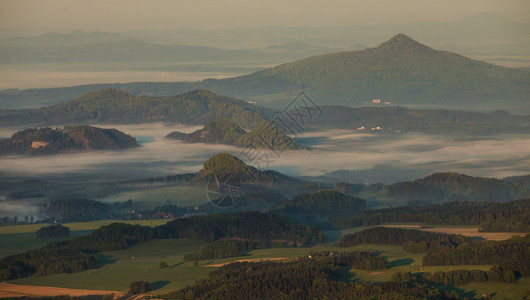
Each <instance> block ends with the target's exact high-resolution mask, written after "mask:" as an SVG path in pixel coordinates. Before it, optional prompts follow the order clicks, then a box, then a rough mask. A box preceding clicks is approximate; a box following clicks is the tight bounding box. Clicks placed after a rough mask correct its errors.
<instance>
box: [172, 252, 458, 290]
mask: <svg viewBox="0 0 530 300" xmlns="http://www.w3.org/2000/svg"><path fill="white" fill-rule="evenodd" d="M326 257H327V256H326ZM338 267H339V266H338V265H337V264H335V263H334V262H333V261H332V260H330V261H326V262H324V261H323V260H322V261H319V260H317V259H308V258H306V259H301V260H297V261H294V262H287V263H276V262H269V263H250V262H238V263H232V264H228V265H226V266H223V267H221V268H219V269H217V270H215V271H213V272H212V273H211V274H210V276H209V277H208V278H207V279H203V280H199V281H197V282H196V283H195V284H193V285H192V286H188V287H186V288H183V289H180V290H178V291H176V292H172V293H170V294H167V295H164V296H162V298H167V299H195V298H199V299H258V298H259V299H438V298H443V297H444V296H446V297H448V298H449V299H451V298H452V297H451V295H444V293H443V292H442V291H440V290H438V289H437V288H434V287H429V286H427V285H424V284H419V283H417V282H404V283H400V282H399V283H398V282H385V283H382V284H372V283H366V282H342V281H334V280H331V279H330V278H331V275H332V274H333V272H334V270H336V269H337V268H338Z"/></svg>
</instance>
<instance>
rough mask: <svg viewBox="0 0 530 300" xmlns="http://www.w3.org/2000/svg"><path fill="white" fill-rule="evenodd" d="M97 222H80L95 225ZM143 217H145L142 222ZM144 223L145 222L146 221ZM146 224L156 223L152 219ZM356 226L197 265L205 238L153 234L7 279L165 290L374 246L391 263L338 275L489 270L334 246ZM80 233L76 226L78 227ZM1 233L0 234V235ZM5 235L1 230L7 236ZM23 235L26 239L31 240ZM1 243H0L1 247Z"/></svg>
mask: <svg viewBox="0 0 530 300" xmlns="http://www.w3.org/2000/svg"><path fill="white" fill-rule="evenodd" d="M95 223H96V222H90V224H91V225H90V226H89V225H88V224H86V225H84V226H87V227H91V228H94V226H96V224H95ZM145 223H147V222H145ZM145 223H144V225H148V224H145ZM149 225H157V224H156V223H151V224H149ZM359 230H361V228H354V229H346V230H334V231H328V232H326V234H327V241H328V242H327V243H325V244H322V245H318V246H314V247H310V248H275V249H260V250H251V251H248V252H246V253H245V254H244V255H243V256H240V257H236V258H226V259H212V260H206V261H200V266H198V267H196V266H193V263H192V262H184V261H183V256H184V254H186V253H189V252H194V251H198V250H199V249H200V247H201V246H202V245H204V244H205V243H204V242H202V241H197V240H191V239H178V240H153V241H149V242H146V243H142V244H139V245H136V246H134V247H130V248H128V249H126V250H121V251H108V252H102V253H99V254H98V258H99V260H100V266H99V268H98V269H93V270H90V271H85V272H82V273H75V274H62V275H52V276H47V277H39V276H32V277H29V278H23V279H17V280H12V281H10V283H14V284H26V285H41V286H57V287H65V288H78V289H99V290H116V291H127V289H128V287H129V284H130V283H131V282H132V281H135V280H146V281H149V282H151V283H152V284H153V287H154V289H155V291H154V293H166V292H169V291H173V290H176V289H179V288H182V287H184V286H186V285H191V284H193V283H194V282H195V281H196V280H197V279H201V278H206V277H207V276H208V274H209V273H210V272H211V271H213V270H215V269H216V267H213V266H211V265H219V264H223V263H228V262H233V261H237V260H241V259H268V258H286V259H294V258H296V257H299V256H306V255H308V254H309V252H310V251H323V250H332V251H338V252H343V251H354V250H363V251H375V252H376V253H377V254H378V255H381V256H383V257H386V258H387V259H388V260H389V262H390V268H388V269H383V270H374V271H363V270H355V269H348V268H343V270H341V272H340V273H338V275H337V276H339V277H340V278H337V279H340V280H353V281H369V282H384V281H389V280H390V278H391V276H392V274H393V273H395V272H398V271H401V272H413V273H414V272H435V271H438V270H444V271H448V270H454V269H470V270H472V269H480V270H488V269H489V268H490V267H491V266H488V265H478V266H436V267H430V266H429V267H423V266H422V265H421V263H422V257H423V255H422V254H410V253H407V252H405V251H404V250H403V249H402V248H401V247H400V246H391V245H377V244H367V245H358V246H354V247H350V248H339V247H336V246H335V245H334V243H333V242H334V241H336V239H337V238H338V237H340V236H341V235H343V234H347V233H351V232H355V231H359ZM80 234H81V232H80ZM16 235H17V234H12V236H13V237H12V238H13V240H17V239H18V240H20V241H22V239H23V237H24V235H26V236H27V235H28V233H25V234H18V236H16ZM0 237H1V236H0ZM8 237H9V235H3V237H2V238H4V239H5V240H6V241H8V239H7V238H8ZM27 238H28V243H29V244H28V245H36V244H31V243H36V242H35V241H31V238H30V237H27ZM1 249H2V247H0V251H1ZM161 261H164V262H166V263H167V264H168V265H169V267H168V268H164V269H160V268H159V264H160V262H161ZM529 284H530V278H528V277H527V278H523V279H521V280H519V281H518V282H517V283H513V284H508V283H502V282H486V283H469V284H466V285H462V286H457V287H456V289H457V290H458V291H460V292H461V293H464V294H465V295H468V296H469V295H471V296H473V297H480V296H481V295H482V294H489V295H493V298H494V299H514V298H515V299H520V297H521V296H522V295H523V294H524V293H525V292H526V290H527V289H528V287H529Z"/></svg>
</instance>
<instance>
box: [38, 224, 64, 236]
mask: <svg viewBox="0 0 530 300" xmlns="http://www.w3.org/2000/svg"><path fill="white" fill-rule="evenodd" d="M35 234H36V235H37V237H40V238H60V237H67V236H70V228H68V227H65V226H63V225H61V224H57V225H50V226H45V227H41V228H40V229H39V230H37V231H36V232H35Z"/></svg>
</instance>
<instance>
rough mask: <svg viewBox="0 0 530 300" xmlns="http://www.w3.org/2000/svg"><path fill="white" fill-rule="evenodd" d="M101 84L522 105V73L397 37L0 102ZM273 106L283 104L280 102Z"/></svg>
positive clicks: (527, 88)
mask: <svg viewBox="0 0 530 300" xmlns="http://www.w3.org/2000/svg"><path fill="white" fill-rule="evenodd" d="M102 87H114V88H119V89H123V90H125V91H128V92H130V93H133V94H135V95H139V94H149V95H157V96H168V95H173V94H175V93H183V92H186V91H190V90H193V89H198V88H203V89H208V90H210V91H213V92H215V93H220V94H223V95H228V96H231V97H237V98H242V99H262V100H261V101H264V102H263V103H265V101H273V102H274V103H278V102H277V101H279V100H282V101H287V100H292V99H293V98H294V96H295V95H296V94H297V93H298V92H299V91H301V90H304V91H306V92H307V93H309V94H310V95H312V96H313V98H314V99H317V100H318V102H319V104H320V105H324V104H335V105H337V104H340V105H345V104H346V105H359V104H362V103H366V102H367V101H370V100H371V99H382V100H383V101H390V102H392V103H393V104H398V105H410V104H422V105H430V106H438V107H442V106H445V107H447V106H452V107H466V108H470V107H473V108H475V109H476V108H481V109H510V110H511V111H517V109H518V108H521V107H527V105H528V102H529V101H530V96H529V95H530V72H528V71H527V70H519V69H513V68H505V67H500V66H496V65H493V64H489V63H485V62H481V61H477V60H472V59H469V58H467V57H464V56H461V55H459V54H456V53H452V52H448V51H437V50H434V49H432V48H430V47H428V46H425V45H423V44H421V43H419V42H417V41H415V40H413V39H411V38H410V37H408V36H406V35H404V34H398V35H396V36H395V37H393V38H392V39H390V40H388V41H386V42H384V43H382V44H381V45H380V46H379V47H376V48H369V49H365V50H360V51H348V52H340V53H331V54H324V55H318V56H313V57H309V58H306V59H301V60H297V61H294V62H291V63H286V64H283V65H279V66H277V67H274V68H269V69H265V70H263V71H259V72H256V73H253V74H249V75H244V76H239V77H234V78H226V79H208V80H204V81H200V82H173V83H166V82H161V83H146V82H143V83H142V82H138V83H127V84H112V85H90V86H77V87H71V88H60V89H39V90H25V91H17V90H6V91H2V92H0V101H5V102H10V103H11V102H13V101H18V102H21V101H28V102H32V103H50V102H51V101H61V100H66V99H71V98H72V97H76V96H80V95H82V94H83V93H86V92H87V91H90V90H92V91H94V90H97V89H101V88H102ZM59 91H60V93H59ZM62 95H66V96H62ZM279 106H281V107H285V105H284V104H283V103H281V102H280V104H279ZM8 107H15V106H13V105H10V106H8Z"/></svg>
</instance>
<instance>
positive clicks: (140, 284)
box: [129, 280, 151, 294]
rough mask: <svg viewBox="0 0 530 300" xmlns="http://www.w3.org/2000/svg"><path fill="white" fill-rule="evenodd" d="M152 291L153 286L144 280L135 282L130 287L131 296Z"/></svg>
mask: <svg viewBox="0 0 530 300" xmlns="http://www.w3.org/2000/svg"><path fill="white" fill-rule="evenodd" d="M150 290H151V284H150V283H149V282H147V281H143V280H139V281H133V282H131V284H130V286H129V294H144V293H147V292H149V291H150Z"/></svg>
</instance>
